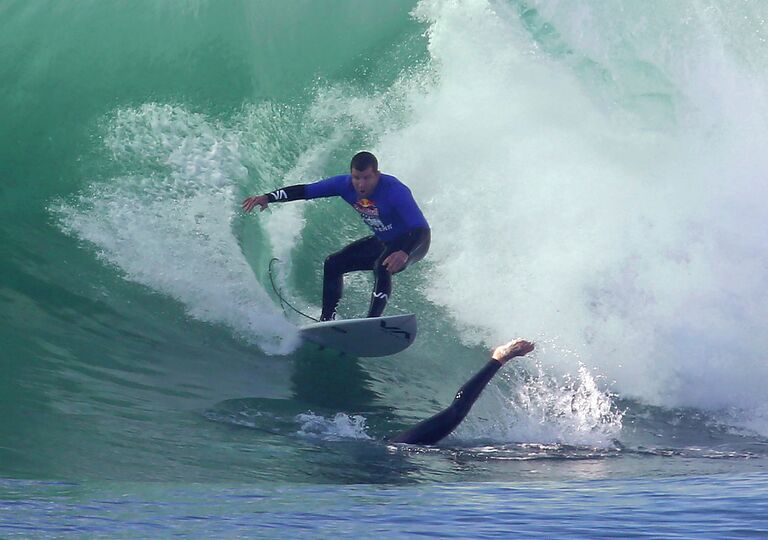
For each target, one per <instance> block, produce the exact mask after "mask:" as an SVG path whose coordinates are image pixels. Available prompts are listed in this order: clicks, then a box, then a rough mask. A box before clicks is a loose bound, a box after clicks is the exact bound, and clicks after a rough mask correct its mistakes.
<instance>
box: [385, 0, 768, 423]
mask: <svg viewBox="0 0 768 540" xmlns="http://www.w3.org/2000/svg"><path fill="white" fill-rule="evenodd" d="M711 4H712V5H713V6H716V5H717V3H715V2H711ZM535 5H536V7H537V8H539V9H538V11H536V10H535V9H525V8H524V7H523V5H522V4H520V5H518V4H516V3H504V2H493V1H484V0H466V1H430V0H424V1H422V2H420V3H419V5H418V7H417V9H416V11H415V14H416V16H417V17H419V18H420V20H422V21H423V22H424V23H425V24H426V26H427V36H428V39H429V53H430V56H431V62H430V69H431V70H432V71H433V73H434V74H435V79H434V81H435V82H434V84H433V85H432V86H431V87H429V88H426V89H425V88H424V87H423V86H421V85H416V86H415V87H414V88H413V90H412V93H411V97H410V101H409V103H410V106H411V107H412V115H411V118H410V121H409V122H408V124H407V125H406V126H404V127H397V126H395V127H393V128H392V129H390V130H388V131H387V130H385V131H384V133H382V136H381V138H380V140H379V142H378V145H377V146H378V147H377V150H378V152H379V153H380V154H381V155H383V156H387V160H388V162H389V167H390V169H391V170H393V171H396V172H397V174H398V175H399V176H401V177H402V178H403V179H405V180H406V181H408V182H409V185H411V186H412V188H413V189H414V192H415V193H416V195H417V197H419V198H420V200H426V201H427V203H426V204H425V208H424V209H425V213H426V215H427V218H428V219H429V221H430V223H431V225H432V227H433V230H434V234H433V243H432V249H431V252H430V256H429V260H430V262H431V263H432V266H431V279H430V283H431V285H430V287H429V289H428V290H427V294H428V296H429V298H430V299H431V300H432V301H434V302H435V303H436V304H438V305H441V306H443V307H444V308H445V309H446V311H447V312H448V313H449V314H450V315H451V317H452V318H453V319H454V320H455V322H456V324H457V326H458V327H459V329H460V331H461V337H462V339H463V340H464V341H465V342H466V343H469V344H476V343H482V344H484V345H492V344H494V343H497V342H500V341H504V340H507V339H509V337H510V332H512V333H514V335H524V336H527V337H531V338H538V340H539V341H543V340H548V341H550V342H551V343H552V346H551V347H549V348H548V349H547V351H543V352H542V354H541V359H542V361H543V362H545V363H546V364H548V365H550V366H552V367H553V368H555V369H557V370H559V371H560V372H561V373H576V372H578V369H579V368H578V364H577V362H576V361H575V360H574V358H573V357H569V356H567V355H561V354H559V353H558V350H560V349H570V350H576V351H579V353H580V355H581V356H582V357H585V358H589V364H590V365H594V366H595V369H596V372H597V373H601V374H603V375H604V376H605V377H606V378H607V379H608V380H611V381H616V388H617V389H618V390H619V391H621V392H622V394H624V395H627V396H636V397H638V398H639V399H641V400H642V401H644V402H648V403H657V404H661V405H665V406H696V407H703V408H708V409H716V408H720V407H728V406H737V407H741V408H744V409H745V410H748V409H754V410H760V408H761V407H763V406H764V404H765V403H766V402H768V394H767V393H766V389H765V387H764V385H762V383H760V382H759V381H762V380H763V379H764V378H765V377H766V376H768V364H766V362H765V359H764V351H765V350H767V349H768V337H766V334H765V333H764V332H762V331H761V329H760V328H759V322H758V321H762V320H766V318H767V317H768V305H766V304H765V303H764V302H759V301H757V300H756V299H758V298H762V297H763V296H764V293H765V291H766V290H767V289H768V287H767V286H768V279H767V278H766V273H765V271H764V270H765V268H766V267H767V266H768V258H766V255H765V253H764V252H763V251H762V250H759V249H755V248H756V246H762V245H765V244H766V240H768V232H766V231H768V229H766V227H765V226H764V218H763V216H762V211H761V210H760V209H759V204H756V203H755V201H758V200H763V199H764V198H765V196H766V195H767V194H768V189H767V187H768V186H767V185H766V176H765V174H764V172H765V170H768V162H767V161H766V158H765V157H764V152H762V151H760V150H759V149H758V147H760V148H762V147H764V146H765V144H766V143H768V129H766V127H765V126H768V122H766V120H767V119H768V104H767V103H766V99H765V96H764V93H760V92H757V89H758V88H760V87H764V86H765V84H764V83H765V82H766V81H765V70H764V69H762V67H761V66H763V67H764V64H765V62H764V59H763V60H761V59H760V58H758V57H757V56H756V54H757V53H756V52H755V51H753V50H751V49H750V48H749V47H748V46H746V45H748V43H752V42H753V41H754V40H753V37H754V36H753V35H751V34H745V35H748V36H749V37H748V38H745V39H747V41H748V43H746V44H745V42H740V41H738V33H729V34H727V35H728V36H729V39H725V35H726V34H724V30H723V28H722V27H723V26H728V25H730V24H731V23H733V24H736V19H735V18H730V17H729V16H728V15H727V13H725V12H724V11H722V10H719V11H718V10H716V9H715V10H714V11H712V10H706V9H702V10H699V9H696V8H695V7H682V8H678V7H677V6H678V5H677V4H675V6H672V5H670V4H664V5H663V6H662V5H661V4H658V6H659V7H660V13H659V14H649V13H651V12H649V11H648V10H647V9H646V7H645V6H644V7H643V8H642V10H641V9H640V8H637V9H638V11H642V14H637V16H622V17H618V18H617V17H614V15H615V14H614V13H613V12H612V11H611V10H612V8H611V7H609V6H598V5H596V4H594V3H586V2H574V3H562V2H547V1H541V2H537V3H536V4H535ZM697 5H698V4H697ZM664 6H666V7H664ZM662 8H663V9H662ZM633 9H635V8H632V7H627V8H626V9H625V10H628V11H632V10H633ZM677 9H681V10H682V15H684V17H682V18H681V16H680V15H681V13H676V14H675V13H670V10H671V11H675V10H677ZM743 9H748V8H746V7H745V8H743ZM755 9H757V10H760V9H762V8H757V7H756V8H755ZM651 11H653V10H651ZM574 13H576V15H578V17H577V16H575V14H574ZM654 13H655V12H654ZM713 13H720V15H722V16H723V17H726V19H727V20H726V21H725V22H717V21H716V19H715V18H713ZM734 17H736V15H734ZM651 19H652V20H651ZM759 20H761V19H760V17H757V18H755V21H759ZM574 21H575V22H574ZM744 24H747V23H744ZM669 40H671V42H670V41H669ZM750 40H752V41H750ZM598 89H599V91H598ZM746 135H748V136H746ZM745 136H746V137H745ZM747 139H748V140H747ZM736 141H738V142H736Z"/></svg>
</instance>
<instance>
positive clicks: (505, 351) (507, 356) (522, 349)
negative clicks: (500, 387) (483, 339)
mask: <svg viewBox="0 0 768 540" xmlns="http://www.w3.org/2000/svg"><path fill="white" fill-rule="evenodd" d="M532 350H533V342H532V341H526V340H524V339H519V338H518V339H515V340H512V341H510V342H509V343H505V344H504V345H499V346H498V347H496V348H495V349H493V354H492V355H491V357H492V358H493V359H494V360H496V361H497V362H500V363H501V365H504V364H505V363H506V362H507V361H508V360H511V359H513V358H514V357H516V356H525V355H526V354H528V353H529V352H531V351H532Z"/></svg>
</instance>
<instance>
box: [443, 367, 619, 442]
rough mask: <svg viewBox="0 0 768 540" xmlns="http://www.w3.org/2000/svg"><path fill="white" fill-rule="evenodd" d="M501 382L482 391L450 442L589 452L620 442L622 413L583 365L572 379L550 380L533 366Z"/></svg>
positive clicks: (549, 376)
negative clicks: (548, 446)
mask: <svg viewBox="0 0 768 540" xmlns="http://www.w3.org/2000/svg"><path fill="white" fill-rule="evenodd" d="M503 381H504V382H502V383H500V384H498V385H494V386H492V387H490V388H489V389H488V390H487V392H486V393H487V394H488V397H487V398H486V397H483V398H482V401H481V402H479V403H478V405H477V406H476V410H475V411H474V412H473V414H472V415H471V416H470V417H468V418H467V420H466V421H465V423H464V424H462V425H461V426H460V427H459V429H457V431H456V435H455V436H456V437H458V438H459V439H462V440H467V439H469V440H472V439H475V440H477V439H480V440H483V439H484V440H488V439H490V440H493V441H494V442H495V443H499V442H501V443H537V444H539V443H543V444H558V445H562V444H566V445H574V446H586V447H591V448H610V447H612V446H614V441H616V440H617V439H619V438H620V434H621V429H622V417H623V412H622V411H619V410H618V409H617V408H616V406H615V404H614V403H613V398H614V396H613V395H612V394H611V393H609V392H606V391H605V390H602V389H601V388H600V385H599V384H598V380H597V379H596V378H595V377H593V376H592V375H591V374H590V372H589V370H588V369H587V368H586V367H585V366H583V365H581V366H579V368H578V371H577V374H576V375H575V376H571V375H566V376H565V377H556V376H553V375H552V374H548V373H547V372H546V370H545V369H544V368H543V367H542V365H541V364H540V363H536V364H535V365H534V366H532V368H531V369H530V370H527V369H519V370H516V371H515V373H514V374H511V375H509V374H508V375H506V376H504V377H503Z"/></svg>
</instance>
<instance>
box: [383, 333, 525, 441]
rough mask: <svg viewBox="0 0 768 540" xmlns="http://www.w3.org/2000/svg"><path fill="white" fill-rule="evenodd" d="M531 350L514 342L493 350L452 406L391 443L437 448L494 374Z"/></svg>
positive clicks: (465, 414) (400, 434) (399, 435)
mask: <svg viewBox="0 0 768 540" xmlns="http://www.w3.org/2000/svg"><path fill="white" fill-rule="evenodd" d="M532 350H533V343H532V342H530V341H526V340H524V339H516V340H514V341H510V342H509V343H506V344H504V345H499V346H498V347H496V348H495V349H494V350H493V354H492V355H491V359H490V360H489V361H488V363H487V364H486V365H485V367H483V369H481V370H480V371H478V372H477V373H476V374H475V375H474V377H472V378H471V379H470V380H469V381H467V382H466V383H465V384H464V386H462V387H461V389H459V391H458V392H457V393H456V397H455V398H454V400H453V403H451V405H450V406H449V407H448V408H447V409H444V410H443V411H441V412H439V413H437V414H436V415H434V416H433V417H431V418H428V419H427V420H424V421H422V422H419V423H418V424H417V425H415V426H414V427H412V428H410V429H407V430H405V431H403V432H402V433H399V434H398V435H396V436H395V437H394V438H393V439H392V442H397V443H406V444H436V443H437V442H438V441H440V440H442V439H443V438H445V437H447V436H448V435H449V434H450V433H451V432H452V431H453V430H454V429H456V426H458V425H459V424H460V423H461V421H462V420H464V418H465V417H466V416H467V413H469V410H470V409H471V408H472V405H474V403H475V401H476V400H477V398H478V397H480V394H481V393H482V391H483V389H484V388H485V386H486V385H487V384H488V383H489V382H490V380H491V379H492V378H493V376H494V375H495V374H496V372H497V371H498V370H499V368H501V366H503V365H504V364H506V363H507V361H509V360H511V359H512V358H515V357H516V356H524V355H526V354H528V353H529V352H531V351H532Z"/></svg>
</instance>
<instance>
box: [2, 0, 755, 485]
mask: <svg viewBox="0 0 768 540" xmlns="http://www.w3.org/2000/svg"><path fill="white" fill-rule="evenodd" d="M765 11H766V8H765V7H762V6H761V5H758V4H756V3H751V4H750V3H745V4H740V5H739V6H736V7H734V6H733V5H732V4H731V3H730V2H716V1H714V0H710V1H708V2H700V1H697V2H693V1H691V2H677V3H674V4H671V3H668V2H650V3H649V2H646V3H643V4H642V5H640V4H638V3H633V2H619V3H611V4H610V5H608V4H606V5H603V4H600V3H595V2H587V1H573V2H567V3H566V2H558V1H553V0H549V1H545V0H540V1H529V2H520V1H511V0H510V1H490V0H441V1H440V0H433V1H427V0H422V1H421V2H385V3H381V2H375V1H360V0H354V1H352V0H349V1H344V2H342V1H331V0H328V1H318V0H312V1H310V0H306V1H303V0H292V1H290V2H281V3H276V2H269V1H263V2H253V1H247V2H246V1H243V2H236V1H233V2H225V3H222V2H208V1H191V0H190V1H170V0H168V1H163V2H149V1H147V2H117V1H115V2H97V1H94V2H79V3H77V4H76V5H75V4H70V3H61V2H44V1H34V2H22V1H16V0H7V1H6V2H4V3H3V5H2V6H0V118H1V119H2V121H0V253H2V257H0V278H2V281H0V306H1V311H0V315H2V318H3V324H2V326H1V327H0V342H1V343H2V344H3V349H4V352H3V365H4V369H5V374H6V376H5V377H3V379H2V383H0V396H2V397H0V403H2V407H3V412H4V414H2V415H0V416H2V419H0V436H2V439H3V441H7V442H5V443H4V444H3V445H0V446H2V448H0V474H3V475H6V476H13V477H18V476H20V477H32V478H51V477H56V478H58V477H96V478H120V479H122V478H159V479H189V478H199V479H218V478H222V477H224V478H232V479H237V478H242V477H243V476H245V477H248V478H257V479H264V478H267V479H272V478H287V479H289V480H306V479H310V480H312V481H323V480H322V479H323V478H328V477H331V478H336V477H335V476H334V473H332V472H329V471H334V470H336V468H338V467H339V463H337V462H336V461H335V460H337V459H342V458H340V457H339V456H338V455H336V456H335V457H334V456H332V455H329V456H327V458H321V459H319V460H318V461H312V467H310V470H308V471H301V472H297V466H298V464H301V463H304V462H305V461H306V459H307V453H310V454H311V453H312V452H313V451H314V449H313V446H312V445H313V444H315V443H316V442H317V441H318V440H319V441H321V444H323V442H324V441H328V440H336V439H342V440H345V439H352V440H354V441H355V443H354V444H358V443H359V444H363V445H367V446H364V448H365V450H363V451H361V453H360V454H359V455H358V454H355V459H359V460H360V463H359V464H360V467H359V469H360V471H361V472H360V475H359V476H354V475H353V476H354V478H352V479H351V480H354V481H377V478H379V479H380V477H376V474H381V475H384V477H386V478H387V479H389V480H392V481H397V479H402V478H403V473H404V471H405V470H410V469H408V467H409V466H410V464H409V463H408V462H407V460H405V461H406V463H401V462H400V461H399V460H396V461H397V462H396V463H395V462H390V461H388V462H386V466H384V469H383V471H384V472H382V470H379V472H378V473H370V474H369V473H368V472H365V471H367V470H368V469H369V468H370V467H368V465H370V463H371V462H373V461H376V460H378V459H384V458H382V455H390V454H389V453H388V452H387V451H386V450H384V447H383V445H381V444H379V443H380V441H381V440H382V439H384V438H385V437H386V436H387V435H388V434H390V433H392V432H394V431H395V430H397V429H400V428H402V427H404V426H406V425H409V424H410V423H412V422H414V421H416V420H418V419H421V418H424V417H425V416H427V415H429V414H432V413H434V412H435V411H436V410H438V409H439V407H441V406H443V405H444V404H447V403H449V402H450V400H451V399H452V397H453V393H454V392H455V390H456V388H458V386H459V385H461V383H462V382H463V381H464V380H466V378H468V377H469V376H470V375H471V374H472V373H473V372H474V370H475V369H477V368H478V367H479V366H480V365H481V364H482V362H483V361H484V359H485V357H486V351H487V349H488V348H489V347H490V346H492V345H494V344H497V343H499V342H502V341H506V340H508V339H511V338H514V337H517V336H525V337H528V338H530V339H535V340H536V341H537V344H538V350H537V353H536V355H535V357H534V359H533V360H530V361H526V362H523V363H521V364H520V365H519V366H516V367H515V368H512V369H508V370H507V371H506V372H505V375H504V376H502V377H498V379H499V380H498V384H496V383H495V384H494V387H493V390H491V391H489V392H488V393H487V394H488V395H487V396H484V397H483V399H482V400H481V401H480V402H479V403H478V405H477V407H476V410H475V412H474V413H473V415H472V416H470V418H469V419H468V420H467V422H466V423H465V424H464V425H463V426H462V427H461V429H460V430H459V432H457V435H456V439H454V441H459V443H461V444H470V445H471V444H472V443H471V442H472V441H478V440H484V441H488V440H490V441H491V442H492V443H493V444H497V445H504V444H509V443H519V442H523V443H537V444H538V443H546V444H549V443H553V444H555V443H565V444H572V445H576V446H579V445H582V446H587V447H590V446H597V447H600V448H604V447H610V446H611V445H612V444H613V442H612V441H614V440H622V441H624V442H625V443H626V442H627V441H629V440H630V439H631V440H632V441H634V439H632V437H635V436H636V434H633V435H632V437H630V436H629V435H628V434H627V433H625V432H624V431H623V429H622V414H623V413H619V412H618V410H619V405H617V403H618V402H617V397H616V394H618V395H619V396H621V400H627V401H626V403H629V406H628V407H629V409H628V411H629V412H628V414H630V415H632V414H633V413H637V414H638V415H643V414H646V412H647V411H648V410H651V411H659V412H658V416H659V422H660V423H665V425H666V423H667V421H666V420H664V418H667V416H669V414H671V413H670V412H669V411H671V410H677V409H676V408H678V407H682V408H683V410H690V409H691V408H692V409H693V410H701V411H704V414H707V415H713V416H712V418H715V419H720V420H722V421H723V422H726V423H727V424H728V425H729V426H738V427H740V428H746V429H749V430H752V431H753V432H756V433H758V434H765V433H768V429H767V428H766V427H765V426H766V425H767V424H766V423H765V411H766V404H767V403H768V394H766V391H765V389H764V388H763V386H764V385H763V384H762V380H764V378H765V376H766V375H768V372H767V371H768V368H766V365H765V362H764V361H763V359H762V355H763V351H764V350H766V345H767V344H766V342H765V340H766V338H765V335H764V332H762V331H761V326H760V325H761V322H762V321H763V320H765V319H766V315H768V313H766V307H765V305H764V303H763V302H759V301H757V300H756V299H759V298H762V296H763V292H764V291H765V288H766V287H765V279H764V278H763V275H764V269H765V267H766V262H767V261H766V256H765V255H764V253H763V251H764V250H761V249H759V246H763V245H765V244H766V240H768V238H766V232H765V231H766V228H765V227H764V217H763V214H764V212H763V209H762V201H763V200H764V199H765V197H764V196H765V194H766V183H765V174H764V173H765V170H766V169H768V162H767V161H766V158H765V157H764V154H765V152H764V148H765V146H766V144H765V143H766V142H767V141H768V129H767V128H766V126H767V125H768V122H766V120H768V103H766V97H765V92H764V88H765V83H766V80H765V79H766V76H765V73H768V70H766V67H768V66H766V63H768V55H766V53H765V45H764V44H765V39H766V37H767V36H766V28H765V25H764V24H763V22H762V21H765V20H767V18H766V15H768V14H767V13H765ZM360 149H370V150H372V151H373V152H375V153H376V154H377V155H378V156H379V160H380V164H381V167H382V170H384V171H385V172H388V173H391V174H394V175H396V176H398V177H399V178H401V179H402V180H403V181H404V182H405V183H406V184H407V185H408V186H409V187H410V188H411V189H412V190H413V192H414V194H415V196H416V199H417V201H418V202H419V203H420V205H421V207H422V209H423V210H424V213H425V215H426V216H427V219H428V220H429V221H430V224H431V226H432V229H433V243H432V248H431V251H430V254H429V256H428V257H427V259H425V260H424V261H423V262H421V263H419V264H418V265H416V266H414V267H412V268H410V269H409V270H408V271H407V272H405V273H403V274H401V275H398V276H397V278H396V281H395V293H394V296H393V299H392V301H391V302H390V305H389V308H388V312H389V313H397V312H414V313H416V314H417V316H418V319H419V325H420V335H419V338H418V340H417V343H416V344H415V345H414V346H413V347H411V348H410V349H409V350H408V351H406V352H404V353H402V354H400V355H398V356H396V357H393V358H388V359H380V360H352V359H345V360H339V359H338V358H335V357H334V356H333V355H332V354H331V355H329V354H328V353H327V352H326V353H318V352H317V351H312V350H308V349H307V348H306V347H301V346H300V343H299V340H298V335H297V330H296V325H297V324H300V323H301V322H302V321H300V320H298V319H297V318H295V317H294V316H293V315H290V314H288V315H286V314H285V313H284V312H283V311H282V310H281V306H280V304H279V302H278V301H277V300H276V298H275V295H274V294H273V291H272V288H271V286H270V282H269V277H268V275H267V265H268V262H269V261H270V259H272V258H273V257H278V258H279V259H280V260H281V263H280V264H278V265H277V274H276V276H275V279H276V282H277V284H278V286H279V287H280V288H282V289H283V291H284V293H285V294H286V296H287V297H288V299H289V300H290V301H291V303H293V304H294V305H295V306H296V307H298V308H299V309H301V310H302V311H306V312H309V313H312V314H316V313H317V312H318V311H319V303H320V292H321V278H322V263H323V260H324V258H325V257H326V256H327V255H328V254H329V253H332V252H333V251H336V250H338V249H340V248H341V247H343V246H344V245H345V244H346V243H348V242H350V241H352V240H355V239H357V238H360V237H361V236H363V235H365V234H367V232H366V230H365V229H364V227H363V224H362V223H361V222H360V220H359V218H358V217H356V215H355V213H354V212H353V211H352V210H350V209H349V208H348V207H347V206H346V205H345V204H344V203H343V202H341V201H337V200H322V201H311V202H306V203H294V204H289V205H281V206H278V205H272V207H271V210H270V211H269V212H265V213H261V214H254V215H247V216H245V215H243V214H242V212H241V211H240V201H241V200H242V199H243V198H244V197H245V196H247V195H250V194H253V193H263V192H266V191H269V190H272V189H274V188H276V187H279V186H282V185H288V184H294V183H304V182H311V181H314V180H316V179H319V178H322V177H325V176H330V175H333V174H338V173H341V172H345V170H346V168H347V166H348V162H349V158H350V156H351V155H352V154H353V153H354V152H356V151H358V150H360ZM345 287H346V288H345V297H344V303H343V304H342V306H341V309H342V314H343V315H344V316H346V317H353V316H359V315H360V314H362V313H364V312H365V310H366V307H367V304H368V301H369V295H370V289H371V279H370V276H368V275H365V274H357V275H353V276H350V277H349V279H348V280H347V281H346V283H345ZM620 403H622V404H624V403H625V401H620ZM654 407H656V408H658V409H656V408H654ZM339 414H340V415H341V416H338V415H339ZM648 414H650V415H651V417H654V414H656V413H648ZM541 418H544V419H545V420H546V422H544V425H545V427H542V422H540V421H539V420H540V419H541ZM723 419H724V420H723ZM694 423H695V422H694ZM235 426H245V427H246V428H249V429H242V430H241V429H237V428H236V427H235ZM696 429H698V428H696ZM696 429H694V428H691V429H690V430H689V431H686V433H687V434H689V435H690V434H691V433H694V432H695V431H696ZM652 430H653V428H649V432H650V431H652ZM691 436H693V435H691ZM670 437H671V439H673V438H674V437H672V436H670ZM641 438H642V437H641ZM369 439H373V442H371V441H369ZM308 441H309V442H308ZM365 441H367V442H365ZM641 442H642V441H641ZM638 444H640V443H638ZM670 444H671V443H670ZM245 447H247V448H252V449H253V450H252V451H251V450H248V451H244V450H243V448H245ZM179 448H182V449H183V451H180V450H179ZM352 453H353V454H354V452H352ZM341 454H342V455H346V456H347V457H349V455H348V454H344V452H341ZM275 455H280V456H281V457H280V459H279V460H278V461H279V463H281V464H282V465H277V466H276V465H275V460H274V456H275ZM430 467H431V465H430ZM436 467H437V468H436V469H434V470H433V469H431V468H427V469H424V470H421V472H420V473H419V474H416V476H415V477H416V478H425V479H432V478H439V477H441V475H443V474H448V473H446V471H445V470H443V469H441V468H440V466H436ZM451 474H453V473H451ZM458 474H459V476H461V473H458ZM467 474H469V475H470V477H471V473H467ZM337 480H339V481H346V480H350V479H349V478H347V479H346V480H345V479H343V478H337Z"/></svg>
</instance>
